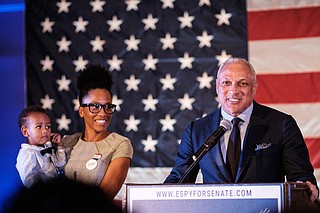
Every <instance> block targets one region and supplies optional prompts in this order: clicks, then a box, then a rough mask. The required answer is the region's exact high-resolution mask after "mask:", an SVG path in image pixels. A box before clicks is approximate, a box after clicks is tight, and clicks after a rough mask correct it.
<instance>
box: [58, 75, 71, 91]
mask: <svg viewBox="0 0 320 213" xmlns="http://www.w3.org/2000/svg"><path fill="white" fill-rule="evenodd" d="M57 84H58V85H59V87H58V91H59V92H61V91H62V90H65V91H69V84H71V80H69V79H67V77H66V76H65V75H62V76H61V79H57Z"/></svg>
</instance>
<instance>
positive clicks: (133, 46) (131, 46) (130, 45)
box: [124, 35, 141, 51]
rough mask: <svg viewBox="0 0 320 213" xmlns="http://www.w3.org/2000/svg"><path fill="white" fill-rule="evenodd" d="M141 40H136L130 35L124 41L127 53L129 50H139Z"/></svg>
mask: <svg viewBox="0 0 320 213" xmlns="http://www.w3.org/2000/svg"><path fill="white" fill-rule="evenodd" d="M140 42H141V40H140V39H136V38H135V36H134V35H130V38H129V39H125V40H124V43H125V44H126V45H127V51H130V50H135V51H137V50H139V48H138V44H140Z"/></svg>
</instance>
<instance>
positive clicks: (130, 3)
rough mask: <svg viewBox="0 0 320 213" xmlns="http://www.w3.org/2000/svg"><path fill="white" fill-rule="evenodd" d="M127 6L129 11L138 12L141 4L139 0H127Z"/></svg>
mask: <svg viewBox="0 0 320 213" xmlns="http://www.w3.org/2000/svg"><path fill="white" fill-rule="evenodd" d="M125 3H126V5H127V11H130V10H135V11H137V10H138V4H139V3H140V1H139V0H127V1H125Z"/></svg>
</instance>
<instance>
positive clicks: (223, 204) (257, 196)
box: [122, 183, 320, 213]
mask: <svg viewBox="0 0 320 213" xmlns="http://www.w3.org/2000/svg"><path fill="white" fill-rule="evenodd" d="M309 197H310V194H309V188H308V186H307V185H306V184H304V183H264V184H125V188H124V193H123V197H122V208H123V212H127V213H140V212H141V213H148V212H152V213H170V212H184V213H189V212H190V213H195V212H196V213H209V212H210V213H212V212H217V213H220V212H221V213H229V212H230V213H231V212H257V213H273V212H276V213H280V212H281V213H282V212H290V213H291V212H305V213H307V212H308V213H309V212H320V206H319V204H318V203H316V202H315V203H311V202H310V200H309Z"/></svg>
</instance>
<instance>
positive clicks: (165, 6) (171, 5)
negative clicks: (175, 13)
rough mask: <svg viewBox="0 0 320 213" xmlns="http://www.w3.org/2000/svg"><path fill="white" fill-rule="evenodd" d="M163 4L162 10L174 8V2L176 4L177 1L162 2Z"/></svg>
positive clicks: (167, 0)
mask: <svg viewBox="0 0 320 213" xmlns="http://www.w3.org/2000/svg"><path fill="white" fill-rule="evenodd" d="M161 2H162V7H161V8H162V9H166V8H170V9H173V8H174V5H173V2H175V0H161Z"/></svg>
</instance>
